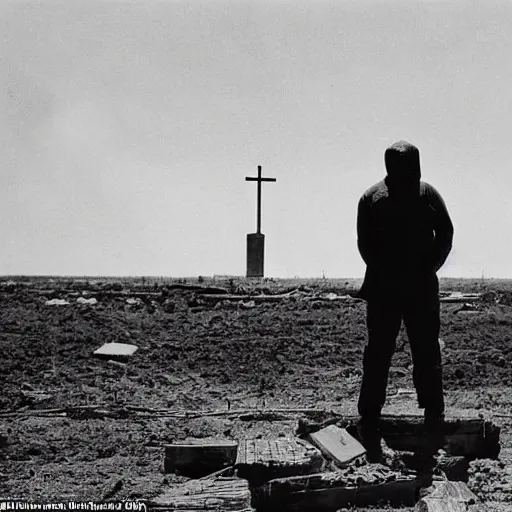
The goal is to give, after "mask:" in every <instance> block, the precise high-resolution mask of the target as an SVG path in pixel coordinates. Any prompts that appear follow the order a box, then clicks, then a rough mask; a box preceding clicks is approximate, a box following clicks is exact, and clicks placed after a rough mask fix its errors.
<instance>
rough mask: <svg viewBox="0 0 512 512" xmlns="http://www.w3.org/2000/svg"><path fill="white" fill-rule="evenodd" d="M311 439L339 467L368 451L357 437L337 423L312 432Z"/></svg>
mask: <svg viewBox="0 0 512 512" xmlns="http://www.w3.org/2000/svg"><path fill="white" fill-rule="evenodd" d="M309 440H310V441H311V443H312V444H314V445H315V446H316V447H317V448H318V449H319V450H320V451H321V452H322V453H323V454H324V455H325V456H326V457H327V458H328V459H330V460H332V461H333V462H334V463H335V464H336V465H337V466H338V467H344V466H346V465H347V464H349V463H350V462H351V461H352V460H354V459H356V458H357V457H360V456H362V455H364V454H365V453H366V450H365V449H364V447H363V445H362V444H361V443H360V442H359V441H358V440H357V439H355V438H353V437H352V436H351V435H350V434H349V433H348V432H347V431H346V430H345V429H344V428H340V427H338V426H336V425H329V426H328V427H325V428H323V429H322V430H319V431H318V432H314V433H312V434H310V436H309Z"/></svg>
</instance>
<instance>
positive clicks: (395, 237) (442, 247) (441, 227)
mask: <svg viewBox="0 0 512 512" xmlns="http://www.w3.org/2000/svg"><path fill="white" fill-rule="evenodd" d="M385 164H386V170H387V176H386V177H385V178H384V179H383V180H382V181H380V182H378V183H376V184H375V185H373V186H372V187H370V188H369V189H368V190H367V191H366V192H365V193H364V194H363V196H362V197H361V199H360V200H359V205H358V212H357V243H358V248H359V252H360V254H361V257H362V258H363V260H364V262H365V263H366V273H365V278H364V282H363V286H362V288H361V290H360V293H359V295H360V297H362V298H364V299H366V300H370V299H378V298H384V297H390V296H391V297H393V296H395V297H402V298H408V297H411V296H413V295H418V294H421V295H425V294H427V295H431V296H434V295H435V296H436V297H437V293H438V280H437V276H436V272H437V271H438V270H439V269H440V268H441V267H442V265H443V264H444V262H445V261H446V258H447V257H448V254H449V253H450V251H451V248H452V240H453V224H452V221H451V219H450V216H449V214H448V211H447V209H446V205H445V203H444V201H443V199H442V197H441V195H440V194H439V192H438V191H437V190H436V189H435V188H434V187H433V186H432V185H429V184H428V183H425V182H424V181H421V169H420V158H419V151H418V149H417V148H416V147H415V146H413V145H412V144H409V143H408V142H405V141H400V142H398V143H395V144H393V145H392V146H390V147H389V148H388V149H387V150H386V152H385Z"/></svg>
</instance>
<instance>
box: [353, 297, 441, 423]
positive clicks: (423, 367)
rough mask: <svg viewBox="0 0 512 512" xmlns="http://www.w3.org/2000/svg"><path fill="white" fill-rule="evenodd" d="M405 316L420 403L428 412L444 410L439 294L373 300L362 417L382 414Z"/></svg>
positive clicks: (369, 304)
mask: <svg viewBox="0 0 512 512" xmlns="http://www.w3.org/2000/svg"><path fill="white" fill-rule="evenodd" d="M402 319H403V320H404V323H405V327H406V330H407V337H408V338H409V343H410V346H411V353H412V362H413V368H414V369H413V381H414V386H415V388H416V393H417V396H418V405H419V407H420V408H424V409H425V416H430V415H432V416H438V415H442V414H443V413H444V397H443V378H442V365H441V350H440V347H439V341H438V340H439V327H440V318H439V300H438V298H437V296H436V298H435V299H433V298H432V297H430V298H428V297H427V298H424V297H414V298H409V299H408V300H369V301H368V306H367V319H366V321H367V327H368V343H367V345H366V347H365V350H364V357H363V382H362V385H361V393H360V395H359V403H358V410H359V414H360V415H361V417H362V418H368V419H370V420H371V419H372V418H378V417H379V416H380V413H381V410H382V407H383V406H384V402H385V400H386V387H387V383H388V373H389V367H390V364H391V357H392V355H393V353H394V351H395V342H396V338H397V336H398V333H399V330H400V326H401V323H402Z"/></svg>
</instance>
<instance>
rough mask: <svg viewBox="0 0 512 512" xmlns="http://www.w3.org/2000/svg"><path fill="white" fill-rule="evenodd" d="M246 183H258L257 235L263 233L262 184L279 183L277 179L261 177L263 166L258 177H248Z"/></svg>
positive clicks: (259, 168) (259, 166) (259, 169)
mask: <svg viewBox="0 0 512 512" xmlns="http://www.w3.org/2000/svg"><path fill="white" fill-rule="evenodd" d="M245 181H257V182H258V217H257V222H258V224H257V228H258V229H257V231H256V232H257V233H261V182H262V181H277V180H276V178H262V177H261V165H258V177H257V178H254V177H246V178H245Z"/></svg>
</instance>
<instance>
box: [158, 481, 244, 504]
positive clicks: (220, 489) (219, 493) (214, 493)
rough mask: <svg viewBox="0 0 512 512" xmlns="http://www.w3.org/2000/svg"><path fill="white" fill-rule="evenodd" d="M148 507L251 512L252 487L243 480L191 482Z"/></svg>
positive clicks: (174, 488)
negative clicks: (250, 488)
mask: <svg viewBox="0 0 512 512" xmlns="http://www.w3.org/2000/svg"><path fill="white" fill-rule="evenodd" d="M148 504H149V506H150V507H154V508H156V509H160V510H172V511H184V512H185V511H187V512H189V511H192V510H194V511H200V510H222V511H226V512H250V511H253V508H252V507H251V492H250V490H249V484H248V482H247V481H246V480H242V479H241V478H221V477H219V478H215V479H212V480H190V481H189V482H186V483H184V484H180V485H173V486H172V487H171V488H170V489H168V490H167V491H166V492H164V493H163V494H161V495H160V496H158V497H157V498H154V499H153V500H150V501H149V503H148Z"/></svg>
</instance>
